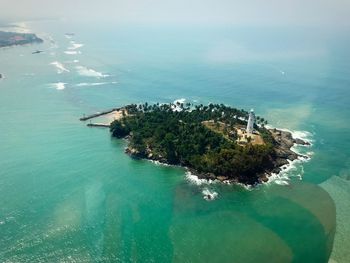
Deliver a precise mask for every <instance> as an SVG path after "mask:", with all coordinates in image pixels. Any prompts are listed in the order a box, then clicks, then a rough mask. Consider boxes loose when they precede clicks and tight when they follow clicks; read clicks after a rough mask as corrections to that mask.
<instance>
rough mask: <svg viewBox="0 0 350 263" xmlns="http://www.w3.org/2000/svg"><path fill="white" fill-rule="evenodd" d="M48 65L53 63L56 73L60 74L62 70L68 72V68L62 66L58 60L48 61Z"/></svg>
mask: <svg viewBox="0 0 350 263" xmlns="http://www.w3.org/2000/svg"><path fill="white" fill-rule="evenodd" d="M50 65H53V66H55V67H56V69H57V73H58V74H61V73H63V72H69V70H68V69H66V68H65V67H64V65H63V64H62V63H60V62H58V61H54V62H52V63H50Z"/></svg>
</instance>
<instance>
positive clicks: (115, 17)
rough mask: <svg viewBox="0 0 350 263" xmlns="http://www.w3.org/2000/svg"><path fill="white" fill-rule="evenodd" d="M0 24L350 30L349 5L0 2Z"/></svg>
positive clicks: (202, 0) (198, 0) (338, 0)
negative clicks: (53, 21) (56, 21)
mask: <svg viewBox="0 0 350 263" xmlns="http://www.w3.org/2000/svg"><path fill="white" fill-rule="evenodd" d="M0 18H1V19H10V20H13V21H14V20H30V19H38V18H66V19H68V20H70V19H72V20H92V21H95V20H99V21H108V22H111V21H113V22H123V23H124V22H126V23H140V24H141V23H142V24H150V23H162V24H189V25H192V24H194V25H196V24H200V25H201V24H202V25H203V24H233V25H266V26H271V25H272V26H286V25H287V26H294V25H306V26H309V25H310V26H331V27H333V26H336V27H339V26H349V25H350V0H172V1H169V0H60V1H56V0H0Z"/></svg>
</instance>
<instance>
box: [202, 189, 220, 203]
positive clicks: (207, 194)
mask: <svg viewBox="0 0 350 263" xmlns="http://www.w3.org/2000/svg"><path fill="white" fill-rule="evenodd" d="M202 194H203V198H204V199H205V200H207V201H211V200H214V199H215V198H217V197H218V193H217V192H215V191H213V190H210V189H208V188H204V189H203V191H202Z"/></svg>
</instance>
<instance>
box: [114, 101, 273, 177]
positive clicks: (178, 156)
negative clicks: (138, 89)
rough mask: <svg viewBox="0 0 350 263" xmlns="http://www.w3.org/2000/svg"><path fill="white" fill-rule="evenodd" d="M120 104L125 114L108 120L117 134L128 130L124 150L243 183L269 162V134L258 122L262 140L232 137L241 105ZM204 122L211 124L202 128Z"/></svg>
mask: <svg viewBox="0 0 350 263" xmlns="http://www.w3.org/2000/svg"><path fill="white" fill-rule="evenodd" d="M125 109H126V111H127V113H128V115H126V116H124V117H123V118H122V119H120V120H116V121H114V122H113V123H112V124H111V127H110V131H111V133H112V136H114V137H117V138H123V137H126V136H128V135H129V147H128V151H129V153H130V154H132V155H133V156H135V157H140V158H147V159H153V160H159V161H161V162H165V163H169V164H175V165H183V166H186V167H188V168H191V169H194V170H195V171H196V172H197V173H198V174H200V175H201V176H203V177H207V178H208V177H217V176H223V177H226V178H227V179H231V180H236V181H238V182H242V183H245V184H255V183H257V182H258V181H259V176H261V175H262V174H263V173H264V172H265V171H267V170H270V169H272V168H273V162H272V160H273V155H274V149H273V144H274V140H273V138H272V136H271V134H270V132H269V131H268V130H266V129H265V128H264V127H261V128H259V127H257V126H256V127H255V128H256V130H258V131H259V132H260V134H261V135H262V137H263V139H264V142H265V143H264V144H263V145H252V144H251V143H248V144H247V145H245V146H241V145H238V144H237V143H236V136H237V134H236V132H235V127H238V126H242V125H245V124H246V121H245V119H246V118H247V117H248V112H246V111H244V110H238V109H235V108H231V107H227V106H225V105H223V104H220V105H218V104H216V105H214V104H210V105H208V106H203V105H191V104H180V103H177V104H155V105H148V104H147V103H145V104H144V105H135V104H133V105H129V106H126V107H125ZM174 109H176V110H174ZM259 119H260V118H259ZM208 122H210V123H211V124H212V125H214V126H216V127H217V130H213V129H210V128H208V127H207V126H208V125H207V124H208ZM264 122H265V121H264ZM203 123H206V125H204V124H203ZM220 131H222V132H220Z"/></svg>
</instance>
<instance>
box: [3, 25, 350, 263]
mask: <svg viewBox="0 0 350 263" xmlns="http://www.w3.org/2000/svg"><path fill="white" fill-rule="evenodd" d="M15 29H16V30H27V31H31V32H34V33H36V34H37V35H38V36H39V37H41V38H42V39H43V40H44V43H42V44H35V45H25V46H15V47H9V48H2V49H0V74H2V75H3V77H4V78H2V79H0V115H1V119H0V262H220V263H221V262H244V263H249V262H308V263H311V262H317V263H320V262H333V263H334V262H339V263H341V262H350V251H349V249H348V248H349V245H350V224H349V222H350V221H349V220H350V204H349V202H350V132H349V131H350V122H349V115H350V106H349V101H350V31H349V30H346V29H336V30H334V29H332V30H330V29H327V28H305V27H291V28H289V27H236V26H211V27H208V26H206V27H204V26H188V27H185V26H165V25H164V26H163V25H153V26H151V25H148V26H145V25H125V24H115V25H113V24H109V25H106V24H102V23H94V24H92V23H82V22H81V23H78V22H75V23H72V22H69V21H66V20H49V21H40V20H37V21H34V22H26V23H21V24H19V25H17V27H16V28H15ZM67 33H68V34H67ZM36 50H40V51H44V52H42V53H39V54H32V52H34V51H36ZM175 100H182V101H186V102H191V103H202V104H207V103H223V104H225V105H229V106H233V107H237V108H240V109H245V110H250V109H251V108H253V109H254V110H255V112H256V114H257V115H259V116H262V117H264V118H265V119H267V120H268V122H269V125H270V126H271V127H277V128H283V129H288V130H290V131H291V132H292V133H293V135H294V136H295V137H298V138H302V139H305V140H308V141H309V142H310V143H311V146H308V147H295V151H298V152H299V153H301V154H303V155H306V156H308V158H305V159H302V160H297V161H295V162H292V163H290V164H289V165H288V166H286V167H285V169H284V170H283V171H282V172H281V173H280V174H275V175H273V176H272V177H271V178H270V180H269V182H268V183H266V184H264V185H260V186H257V187H250V188H248V187H245V186H243V185H232V184H231V185H230V184H223V183H218V182H215V181H211V182H207V181H203V180H198V179H197V178H196V177H195V176H194V175H192V174H190V173H188V172H186V170H184V169H183V168H181V167H176V166H175V167H174V166H165V165H162V164H159V163H153V162H150V161H146V160H134V159H132V158H130V157H129V156H128V155H126V154H125V153H124V149H125V147H126V145H127V142H126V141H124V140H118V139H113V138H111V136H110V133H109V131H108V129H105V128H89V127H87V126H86V124H87V122H81V121H79V118H80V117H82V116H84V115H88V114H92V113H96V112H100V111H103V110H106V109H110V108H113V107H119V106H123V105H125V104H130V103H143V102H148V103H157V102H160V103H170V102H173V101H175ZM208 195H211V196H212V197H213V199H210V200H208V199H207V198H206V197H207V196H208Z"/></svg>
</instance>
